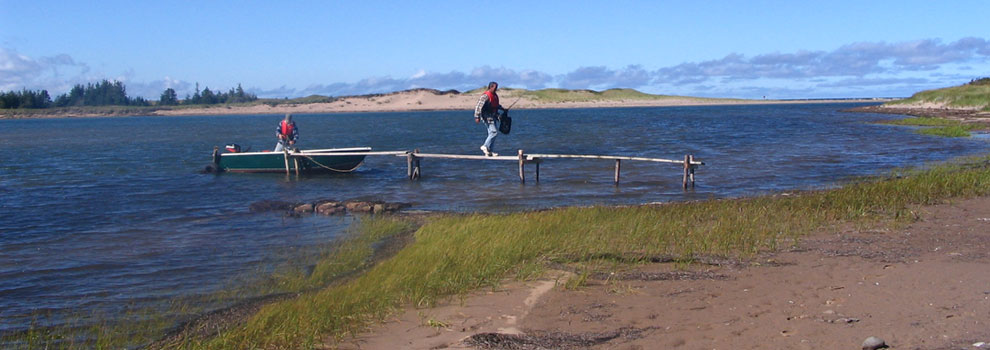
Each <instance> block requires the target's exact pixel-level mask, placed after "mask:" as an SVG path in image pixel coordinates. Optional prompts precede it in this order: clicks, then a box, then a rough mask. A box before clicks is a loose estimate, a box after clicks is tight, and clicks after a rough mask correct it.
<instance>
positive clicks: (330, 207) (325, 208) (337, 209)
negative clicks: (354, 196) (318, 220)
mask: <svg viewBox="0 0 990 350" xmlns="http://www.w3.org/2000/svg"><path fill="white" fill-rule="evenodd" d="M316 212H317V213H320V214H323V215H340V214H344V212H345V210H344V206H343V205H341V204H340V202H324V203H320V204H319V205H317V206H316Z"/></svg>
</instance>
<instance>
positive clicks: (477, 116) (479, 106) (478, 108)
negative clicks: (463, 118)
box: [474, 94, 488, 122]
mask: <svg viewBox="0 0 990 350" xmlns="http://www.w3.org/2000/svg"><path fill="white" fill-rule="evenodd" d="M485 102H488V95H486V94H481V98H479V99H478V104H477V105H475V106H474V121H475V122H478V121H480V120H481V111H482V109H484V108H485Z"/></svg>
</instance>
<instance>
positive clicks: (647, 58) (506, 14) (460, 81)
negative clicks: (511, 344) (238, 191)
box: [0, 0, 990, 99]
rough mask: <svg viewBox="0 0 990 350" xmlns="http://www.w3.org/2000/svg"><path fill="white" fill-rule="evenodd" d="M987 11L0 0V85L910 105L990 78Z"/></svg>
mask: <svg viewBox="0 0 990 350" xmlns="http://www.w3.org/2000/svg"><path fill="white" fill-rule="evenodd" d="M987 13H990V1H947V2H936V1H906V0H901V1H861V0H860V1H829V2H808V1H752V0H751V1H621V0H616V1H559V2H558V1H543V2H540V1H489V2H474V1H432V2H430V1H394V2H377V1H263V2H262V1H241V2H227V1H209V0H207V1H133V0H130V1H116V0H111V1H92V2H90V1H79V2H76V1H23V0H17V1H12V0H0V90H5V91H9V90H20V89H22V88H27V89H31V90H36V89H46V90H48V91H49V92H50V93H51V94H52V95H53V96H54V95H58V94H62V93H65V92H67V91H68V90H69V88H71V87H72V85H74V84H85V83H87V82H97V81H99V80H102V79H109V80H120V81H122V82H124V83H125V85H126V86H127V89H128V93H129V94H130V95H131V96H143V97H146V98H150V99H157V98H158V97H159V95H160V94H161V92H162V91H163V90H164V89H165V88H168V87H171V88H174V89H176V90H177V91H178V92H179V95H180V97H182V96H184V95H185V94H189V93H192V91H193V90H194V87H195V84H196V83H199V85H200V88H204V87H209V88H211V89H212V90H228V89H230V88H232V87H235V86H237V84H242V86H243V87H244V88H245V89H246V90H248V91H250V92H254V93H256V94H258V95H259V96H260V97H290V98H291V97H300V96H307V95H310V94H320V95H331V96H342V95H354V94H366V93H383V92H391V91H397V90H404V89H409V88H416V87H427V88H435V89H441V90H446V89H457V90H461V91H464V90H468V89H473V88H477V87H480V86H481V85H484V84H485V83H487V82H488V81H490V80H497V81H499V82H500V83H501V84H502V86H503V87H516V88H528V89H541V88H552V87H560V88H570V89H594V90H603V89H608V88H614V87H627V88H635V89H638V90H640V91H644V92H649V93H657V94H671V95H687V96H706V97H738V98H763V96H766V97H767V98H826V97H890V96H893V97H898V96H909V95H911V94H913V93H914V92H917V91H920V90H925V89H932V88H939V87H946V86H953V85H959V84H962V83H966V82H968V81H970V80H971V79H974V78H979V77H985V76H990V25H987V22H986V14H987Z"/></svg>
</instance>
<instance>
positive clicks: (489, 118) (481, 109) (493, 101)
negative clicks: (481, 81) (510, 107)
mask: <svg viewBox="0 0 990 350" xmlns="http://www.w3.org/2000/svg"><path fill="white" fill-rule="evenodd" d="M495 90H498V83H496V82H494V81H493V82H490V83H488V90H485V93H483V94H481V98H480V99H478V104H477V105H476V106H474V122H475V123H480V122H481V121H482V120H484V122H485V126H486V127H487V128H488V138H487V139H485V144H483V145H481V147H480V148H481V152H482V153H484V154H485V155H486V156H489V157H494V156H497V155H498V153H495V152H493V151H492V149H493V148H494V147H495V137H496V136H498V127H496V126H495V121H497V120H498V111H499V110H502V111H505V108H504V107H502V105H500V104H499V103H498V94H497V93H495Z"/></svg>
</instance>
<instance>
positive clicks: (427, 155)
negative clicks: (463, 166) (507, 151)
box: [415, 153, 519, 161]
mask: <svg viewBox="0 0 990 350" xmlns="http://www.w3.org/2000/svg"><path fill="white" fill-rule="evenodd" d="M415 154H416V156H417V157H420V158H445V159H473V160H516V161H518V160H519V157H514V156H498V157H489V156H476V155H467V154H440V153H415Z"/></svg>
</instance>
